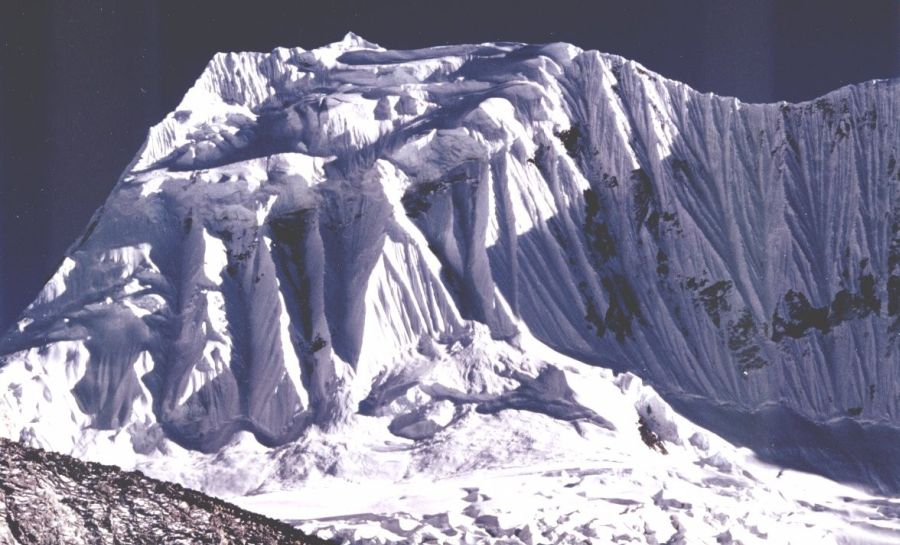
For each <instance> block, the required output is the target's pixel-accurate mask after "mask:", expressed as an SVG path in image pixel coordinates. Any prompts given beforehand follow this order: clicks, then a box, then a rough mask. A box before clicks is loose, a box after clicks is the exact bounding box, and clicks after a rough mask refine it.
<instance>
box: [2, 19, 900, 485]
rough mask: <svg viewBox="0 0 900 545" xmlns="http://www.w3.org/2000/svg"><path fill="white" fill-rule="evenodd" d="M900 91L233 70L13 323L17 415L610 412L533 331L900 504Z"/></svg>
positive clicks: (604, 421) (132, 448) (592, 71)
mask: <svg viewBox="0 0 900 545" xmlns="http://www.w3.org/2000/svg"><path fill="white" fill-rule="evenodd" d="M898 109H900V82H898V81H896V80H894V81H872V82H867V83H862V84H858V85H854V86H849V87H845V88H842V89H839V90H836V91H834V92H833V93H830V94H828V95H826V96H824V97H822V98H820V99H817V100H814V101H811V102H807V103H802V104H785V103H780V104H744V103H741V102H739V101H737V100H736V99H731V98H722V97H716V96H712V95H708V94H700V93H698V92H696V91H694V90H692V89H690V88H688V87H687V86H685V85H683V84H680V83H677V82H673V81H670V80H666V79H665V78H663V77H661V76H659V75H656V74H653V73H651V72H649V71H647V70H645V69H644V68H643V67H641V66H640V65H639V64H637V63H635V62H632V61H628V60H626V59H622V58H619V57H616V56H611V55H604V54H601V53H598V52H596V51H582V50H580V49H578V48H576V47H574V46H571V45H567V44H548V45H524V44H515V43H496V44H482V45H469V46H446V47H437V48H430V49H424V50H415V51H388V50H385V49H383V48H381V47H379V46H377V45H375V44H371V43H369V42H366V41H365V40H362V39H361V38H359V37H356V36H353V35H348V37H347V38H346V39H344V40H343V41H341V42H338V43H335V44H331V45H328V46H325V47H322V48H319V49H315V50H311V51H305V50H302V49H276V50H275V51H273V52H271V53H228V54H219V55H216V56H215V57H214V58H213V60H212V61H211V62H210V63H209V65H208V67H207V69H206V70H205V71H204V73H203V74H202V75H201V77H200V79H199V80H198V81H197V83H196V84H195V86H194V87H193V88H192V89H191V90H190V91H189V92H188V93H187V95H186V96H185V98H184V100H183V101H182V103H181V104H180V105H179V106H178V108H177V109H176V110H175V111H174V112H173V113H172V114H171V115H169V116H168V117H167V118H166V119H165V120H163V121H162V122H161V123H160V124H158V125H157V126H155V127H153V128H152V129H151V130H150V133H149V135H148V138H147V141H146V143H145V145H144V146H143V148H142V149H141V150H140V151H139V153H138V154H137V156H136V157H135V159H134V161H133V162H132V164H131V165H129V166H128V168H127V169H126V171H125V172H124V174H123V175H122V178H121V180H120V181H119V183H118V184H117V185H116V187H115V189H114V190H113V192H112V194H111V195H110V197H109V199H108V200H107V202H106V203H105V204H104V205H103V207H102V208H101V209H100V210H98V212H97V214H96V215H95V217H94V218H93V220H92V222H91V224H90V225H89V226H88V228H87V230H86V232H85V233H84V234H83V236H82V237H80V239H79V240H78V241H77V242H76V243H75V244H74V245H73V246H72V247H71V249H70V250H69V252H68V253H67V255H66V257H65V259H64V261H63V263H62V264H61V266H60V269H59V271H58V272H57V273H56V275H55V276H54V277H53V278H52V279H51V280H50V281H49V282H48V284H47V285H46V287H45V288H44V290H43V291H42V292H41V293H40V294H39V296H38V297H37V299H36V300H35V301H34V303H33V304H32V305H31V306H29V307H28V309H26V310H25V311H24V312H23V314H22V318H21V320H20V321H19V322H18V324H17V325H16V326H15V327H14V328H13V329H12V330H11V331H10V332H9V333H8V334H7V335H6V336H5V337H3V339H2V341H0V353H2V354H4V355H3V356H2V360H0V362H2V363H0V366H2V367H0V433H2V434H3V435H6V436H8V437H14V438H16V439H19V440H22V441H25V442H28V443H31V444H37V445H44V446H46V447H48V448H52V449H54V450H60V451H63V452H70V453H74V454H77V455H79V456H86V457H90V458H102V457H104V456H115V457H116V458H115V459H117V460H124V461H123V462H122V463H123V464H125V463H128V464H134V463H139V462H140V461H141V460H145V459H156V458H159V457H166V456H175V455H176V454H178V455H180V453H183V451H184V452H194V453H197V452H201V453H207V454H210V455H214V454H215V453H220V452H223V451H225V450H228V449H229V448H231V447H233V446H234V445H235V444H237V443H240V442H241V441H244V440H245V439H247V437H248V436H249V437H252V441H253V442H255V443H258V444H261V445H263V446H265V447H267V448H270V449H273V452H280V453H283V452H285V450H286V449H287V450H289V449H291V448H293V447H292V445H295V444H298V443H302V442H304V441H307V442H308V441H309V438H310V437H313V436H315V437H320V434H321V437H324V438H325V440H328V438H329V437H330V438H336V437H341V436H342V435H341V434H345V433H347V430H350V429H355V428H354V427H355V426H370V427H372V428H373V429H375V428H377V429H378V430H379V432H378V433H385V434H388V436H389V437H390V438H391V440H396V441H398V442H399V443H398V444H401V445H405V447H404V448H410V449H418V450H417V452H424V451H428V452H431V450H429V449H438V447H439V445H441V444H442V443H441V442H442V441H444V440H446V439H447V437H455V435H454V434H455V433H457V431H456V430H459V429H462V428H463V427H464V426H463V425H462V424H461V423H465V422H466V421H467V420H466V419H468V418H488V417H491V416H494V417H496V418H505V417H507V416H508V415H510V414H523V413H538V414H541V415H544V417H547V418H551V419H554V420H556V421H558V422H564V423H571V422H581V423H583V422H587V423H590V424H591V425H593V426H596V427H597V428H602V429H610V428H612V427H614V426H611V425H610V422H611V421H612V420H614V419H613V418H612V416H611V415H610V414H603V412H602V411H601V410H600V409H601V408H602V407H601V408H597V409H596V410H595V409H592V408H590V407H593V406H594V405H593V404H596V403H601V404H602V403H606V402H607V401H608V400H605V399H600V400H597V399H587V398H585V397H584V396H582V397H579V396H578V395H576V394H575V393H574V389H577V387H578V385H577V384H573V382H572V380H574V379H573V378H572V377H571V376H570V375H567V374H566V372H560V369H559V368H558V366H556V365H555V364H554V362H553V361H541V360H534V359H532V360H533V361H532V360H529V358H528V357H527V356H528V354H526V353H524V352H523V349H522V347H523V346H532V345H533V343H532V344H529V343H531V342H532V341H534V342H535V343H538V344H540V346H543V347H549V348H550V349H553V350H555V351H556V352H557V353H563V354H566V355H567V356H569V357H572V358H574V359H576V360H579V361H581V362H584V363H585V364H590V365H598V366H602V367H606V368H611V369H614V370H616V371H619V372H622V371H624V372H631V373H635V374H637V375H640V376H641V377H642V378H644V379H645V380H646V381H647V382H648V383H649V384H651V385H652V386H653V387H654V388H655V389H657V390H658V391H659V392H660V393H662V394H663V396H664V397H665V398H666V399H667V400H668V401H669V402H671V403H673V404H675V405H676V407H677V408H678V409H679V410H680V411H681V412H683V413H684V414H686V415H688V416H690V417H691V418H693V419H694V420H695V421H697V422H702V423H703V424H704V425H705V426H707V427H709V428H710V429H713V430H714V431H716V432H718V433H721V434H724V435H725V436H727V437H728V438H729V439H730V440H732V441H734V442H736V443H741V444H747V445H750V446H752V447H754V448H755V449H756V450H757V452H758V453H760V454H762V455H763V456H764V457H766V459H768V460H770V461H774V462H777V463H779V464H784V465H787V466H790V467H795V468H800V469H806V470H812V471H817V472H820V473H824V474H826V475H829V476H831V477H833V478H836V479H840V480H844V481H850V482H855V483H860V484H863V485H865V486H867V487H870V488H873V489H880V490H882V491H897V490H900V465H898V464H893V463H886V462H885V460H889V459H890V458H889V455H890V453H891V452H892V451H894V450H895V448H898V447H900V431H898V430H900V420H898V416H897V415H898V409H900V395H898V393H897V392H896V391H895V386H894V385H895V384H896V383H897V381H898V379H900V376H898V374H900V348H898V342H900V341H898V339H900V122H898V119H900V115H898ZM554 357H555V356H554ZM551 359H552V358H551ZM567 377H568V379H567ZM585 395H587V394H585ZM597 395H599V394H597ZM588 397H589V396H588ZM616 403H618V402H613V401H609V404H610V406H608V407H607V408H608V409H609V408H610V407H612V406H614V405H615V404H616ZM631 410H633V408H632V409H631ZM473 415H477V416H473ZM634 418H635V420H636V422H637V418H638V415H637V414H636V413H635V415H634ZM637 426H638V424H637V423H635V428H637ZM642 426H643V424H642ZM773 431H774V432H776V433H775V434H774V435H773ZM523 433H524V434H525V435H526V436H527V433H526V432H524V431H523ZM248 434H249V435H248ZM772 437H775V439H776V440H774V441H773V440H772ZM98 445H104V447H103V448H100V447H99V446H98ZM410 445H411V446H410ZM345 446H346V445H345ZM341 448H344V447H341ZM347 448H349V447H347ZM497 448H499V446H498V447H497ZM184 449H187V450H186V451H185V450H184ZM339 450H340V449H337V451H339ZM337 451H335V452H337ZM110 453H113V454H110ZM320 454H321V453H320ZM198 456H199V455H198ZM273 456H275V455H273ZM485 456H487V458H491V459H495V460H496V459H499V458H502V454H500V453H494V454H493V455H488V454H486V455H485ZM492 456H493V457H492ZM449 457H450V458H452V456H449ZM312 458H314V457H313V456H312V455H309V456H308V457H307V459H308V461H309V460H312ZM336 458H339V457H338V456H337V455H335V454H333V453H332V454H331V455H326V454H321V456H319V458H316V459H315V460H314V461H309V464H311V466H315V467H317V468H319V469H320V470H322V471H325V472H326V473H328V472H331V474H342V473H345V472H352V471H353V470H354V469H353V468H356V469H357V470H360V469H359V468H361V467H362V466H361V465H360V464H361V462H360V461H359V459H356V458H353V457H344V458H342V461H341V463H337V462H335V459H336ZM429 460H431V462H429V463H436V464H439V463H442V462H440V460H437V459H431V458H429ZM219 461H220V462H221V460H219ZM445 462H446V461H445ZM210 463H211V464H213V465H215V463H216V462H210ZM421 463H423V464H424V462H421ZM447 463H449V462H447ZM311 466H310V467H311ZM304 467H306V466H304ZM460 467H462V466H452V468H449V469H447V471H452V470H455V469H459V468H460ZM360 471H361V470H360ZM420 471H424V469H423V466H422V465H419V466H414V467H409V468H407V473H409V474H415V473H416V472H420ZM287 473H288V474H289V475H288V477H285V478H286V479H288V480H290V478H295V477H296V478H301V477H303V478H305V475H306V473H303V472H302V471H299V472H294V473H291V472H290V471H288V472H287ZM401 473H402V472H401ZM298 475H299V477H298ZM283 476H284V475H282V477H283ZM179 478H184V479H187V477H184V476H182V477H179ZM238 480H240V479H238ZM241 482H243V481H241ZM245 485H246V483H244V484H241V485H240V486H238V488H241V492H247V491H248V490H249V489H248V488H247V487H248V486H249V488H252V486H250V485H246V486H245ZM236 486H237V485H236Z"/></svg>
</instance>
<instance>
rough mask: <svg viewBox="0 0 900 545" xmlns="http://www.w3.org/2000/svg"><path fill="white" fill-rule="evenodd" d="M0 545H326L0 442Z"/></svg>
mask: <svg viewBox="0 0 900 545" xmlns="http://www.w3.org/2000/svg"><path fill="white" fill-rule="evenodd" d="M0 520H2V521H3V522H2V523H0V543H2V544H3V545H37V544H51V543H65V544H72V545H75V544H100V543H134V544H138V543H146V544H148V545H149V544H157V543H172V544H176V543H181V544H199V543H209V544H235V545H238V544H247V543H255V544H259V545H288V544H291V545H326V543H328V542H326V541H323V540H321V539H318V538H315V537H309V536H306V535H304V534H303V533H302V532H300V531H299V530H295V529H294V528H292V527H291V526H289V525H287V524H284V523H282V522H278V521H275V520H271V519H267V518H266V517H263V516H261V515H257V514H255V513H249V512H247V511H243V510H241V509H239V508H237V507H235V506H234V505H230V504H228V503H225V502H223V501H221V500H217V499H214V498H210V497H209V496H205V495H203V494H200V493H199V492H194V491H191V490H186V489H184V488H182V487H181V486H179V485H177V484H172V483H164V482H161V481H156V480H154V479H150V478H148V477H145V476H143V475H141V474H140V473H136V472H125V471H121V470H119V468H116V467H111V466H103V465H100V464H95V463H91V462H83V461H81V460H77V459H75V458H72V457H70V456H66V455H63V454H56V453H51V452H45V451H42V450H38V449H32V448H28V447H24V446H22V445H19V444H17V443H15V442H12V441H7V440H5V439H0Z"/></svg>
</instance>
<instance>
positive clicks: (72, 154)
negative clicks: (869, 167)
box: [0, 0, 900, 329]
mask: <svg viewBox="0 0 900 545" xmlns="http://www.w3.org/2000/svg"><path fill="white" fill-rule="evenodd" d="M2 4H3V5H2V7H0V329H5V328H6V327H8V326H9V325H10V324H11V323H12V322H13V321H14V319H15V317H16V316H17V315H18V313H19V312H20V311H21V310H22V308H24V306H25V305H27V304H28V303H29V302H30V301H31V299H33V298H34V296H35V294H36V293H37V291H38V290H39V289H40V286H41V285H42V284H43V283H44V282H45V280H46V279H47V278H48V277H49V275H50V274H52V272H53V270H54V269H55V268H56V266H57V264H58V263H59V261H60V259H61V258H62V256H63V253H64V252H65V250H66V248H67V247H68V246H69V244H71V243H72V241H74V240H75V238H76V237H77V236H78V234H79V233H80V232H81V230H82V229H83V228H84V226H85V225H86V224H87V222H88V219H89V218H90V215H91V214H92V213H93V211H94V210H95V209H96V208H97V207H98V206H99V205H100V204H102V202H103V200H104V198H105V197H106V195H107V194H108V193H109V190H110V189H111V187H112V186H113V184H114V183H115V181H116V179H117V178H118V176H119V174H120V172H121V170H122V169H123V168H124V167H125V166H126V165H127V164H128V162H129V161H130V160H131V158H132V156H133V155H134V153H135V152H136V151H137V149H138V147H139V146H140V144H141V142H142V140H143V138H144V135H145V132H146V130H147V128H148V127H149V126H150V125H152V124H154V123H156V122H158V121H159V120H160V119H161V118H162V117H164V116H165V114H166V113H167V112H168V111H169V110H170V109H172V108H173V107H174V106H175V104H177V102H178V100H179V99H180V98H181V95H182V94H183V93H184V92H185V91H186V90H187V88H188V87H189V86H190V84H191V83H192V82H193V80H194V79H195V78H196V77H197V76H198V75H199V74H200V72H201V70H202V69H203V67H204V65H205V64H206V62H207V61H208V60H209V58H210V57H211V56H212V54H213V53H215V52H217V51H229V50H260V51H268V50H271V49H272V48H274V47H276V46H279V45H282V46H298V45H299V46H302V47H306V48H311V47H315V46H318V45H322V44H324V43H327V42H331V41H335V40H337V39H340V37H341V36H343V35H344V34H345V33H346V32H347V31H348V30H353V31H354V32H356V33H357V34H360V35H362V36H363V37H365V38H366V39H368V40H371V41H375V42H378V43H380V44H381V45H383V46H385V47H389V48H411V47H425V46H429V45H438V44H444V43H461V42H482V41H495V40H510V41H526V42H549V41H567V42H571V43H574V44H576V45H579V46H581V47H583V48H586V49H599V50H601V51H606V52H611V53H617V54H620V55H623V56H626V57H629V58H633V59H636V60H638V61H640V62H642V63H644V64H645V65H647V66H648V67H649V68H651V69H653V70H655V71H657V72H660V73H662V74H663V75H665V76H667V77H670V78H674V79H678V80H681V81H684V82H687V83H688V84H690V85H692V86H694V87H695V88H697V89H700V90H702V91H713V92H716V93H719V94H725V95H734V96H737V97H740V98H741V99H744V100H748V101H766V102H769V101H776V100H782V99H785V100H792V101H796V100H803V99H810V98H814V97H816V96H818V95H821V94H823V93H825V92H827V91H829V90H831V89H834V88H837V87H840V86H842V85H845V84H848V83H854V82H859V81H864V80H868V79H873V78H887V77H898V76H900V1H898V0H844V1H835V0H752V1H748V0H705V1H699V0H697V1H693V0H692V1H676V0H666V1H658V2H648V1H643V0H621V1H619V2H608V1H602V0H594V1H563V0H549V1H546V2H535V1H528V0H520V1H508V0H479V1H476V2H472V1H468V0H462V1H455V2H443V3H438V2H430V1H425V0H418V1H416V2H409V1H384V2H375V1H366V2H363V1H360V2H332V1H327V0H321V1H320V2H303V1H295V2H290V3H271V2H263V1H260V0H257V1H254V2H241V3H231V2H211V1H209V2H207V1H193V2H187V1H184V2H165V1H163V2H143V3H142V2H139V1H134V2H63V1H60V2H58V3H52V2H46V3H44V2H21V3H17V2H15V1H13V0H4V1H3V2H2ZM249 6H252V7H253V8H252V9H250V8H249Z"/></svg>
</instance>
